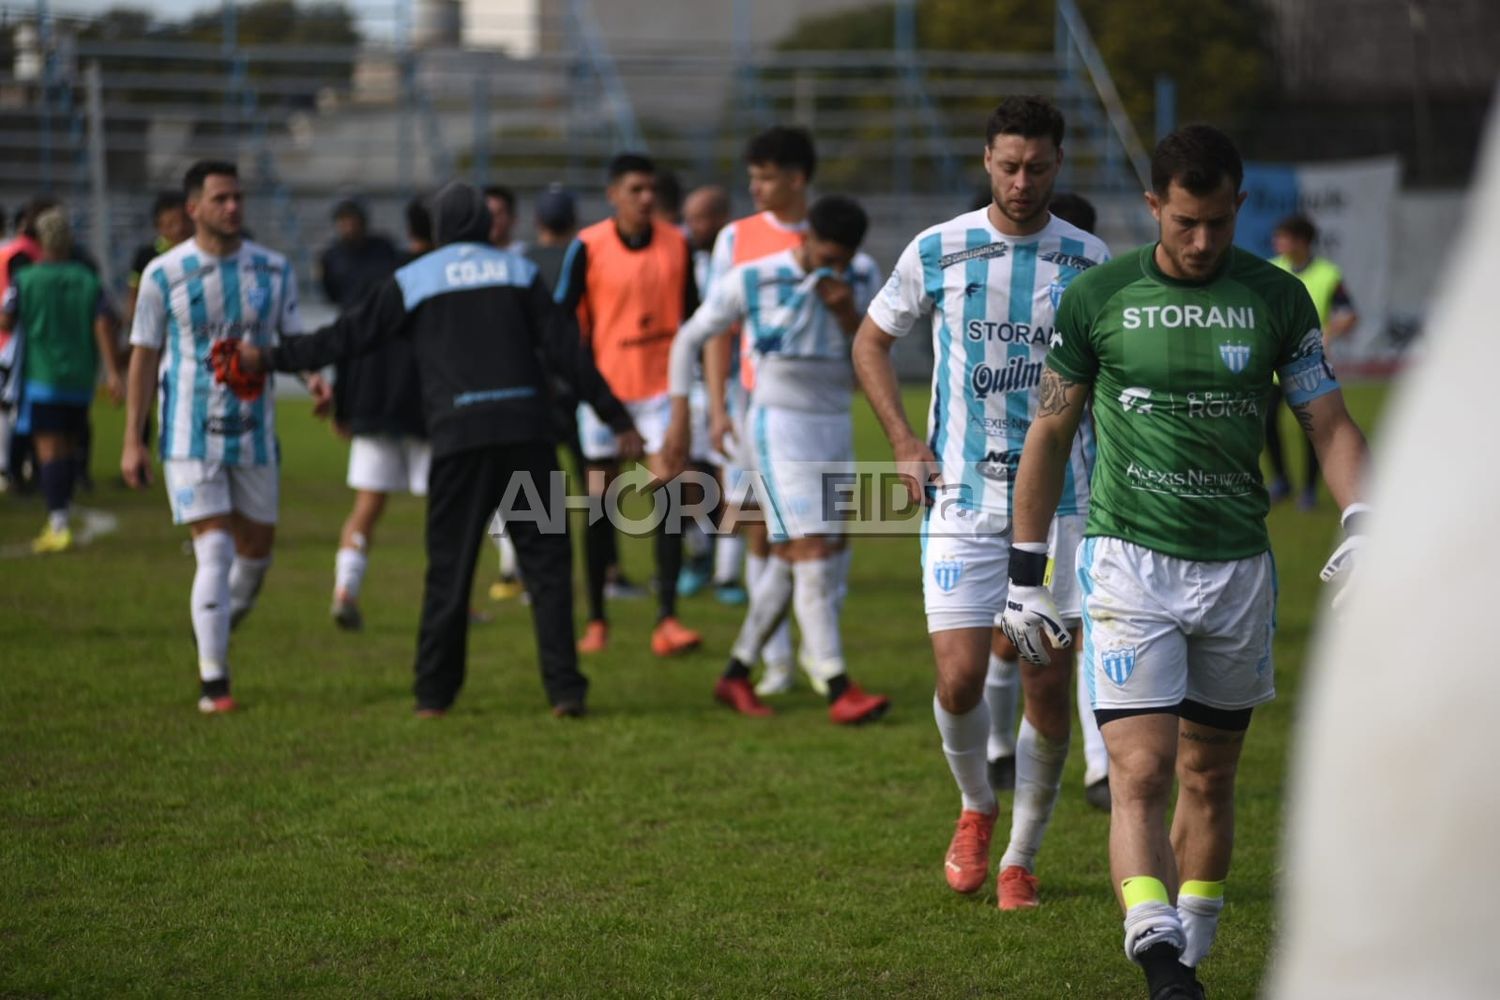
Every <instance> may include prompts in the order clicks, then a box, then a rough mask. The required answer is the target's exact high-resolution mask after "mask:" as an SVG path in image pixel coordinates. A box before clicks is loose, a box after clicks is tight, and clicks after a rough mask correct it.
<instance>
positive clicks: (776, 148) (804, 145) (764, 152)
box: [745, 125, 818, 181]
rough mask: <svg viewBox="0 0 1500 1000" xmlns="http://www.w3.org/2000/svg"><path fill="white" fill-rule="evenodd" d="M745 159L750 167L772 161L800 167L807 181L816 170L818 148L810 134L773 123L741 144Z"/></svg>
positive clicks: (790, 167)
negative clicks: (815, 147) (814, 146)
mask: <svg viewBox="0 0 1500 1000" xmlns="http://www.w3.org/2000/svg"><path fill="white" fill-rule="evenodd" d="M745 162H746V163H748V164H750V165H751V166H756V165H761V164H766V163H770V164H774V165H775V166H778V167H781V168H783V169H789V170H800V171H802V175H803V176H804V177H806V178H807V179H808V180H809V181H810V180H812V179H813V173H814V172H816V171H817V169H818V151H817V150H816V149H814V148H813V140H812V135H811V133H809V132H808V131H807V129H805V128H798V127H797V126H795V125H773V126H771V127H770V128H768V129H766V130H765V131H764V132H762V133H760V134H759V135H757V136H753V137H752V138H751V139H750V141H749V142H747V143H745Z"/></svg>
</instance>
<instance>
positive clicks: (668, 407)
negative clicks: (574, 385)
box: [578, 393, 672, 462]
mask: <svg viewBox="0 0 1500 1000" xmlns="http://www.w3.org/2000/svg"><path fill="white" fill-rule="evenodd" d="M625 409H627V410H629V411H630V419H631V420H633V421H634V422H635V429H636V430H637V431H639V432H640V435H641V437H642V438H643V439H644V440H645V442H646V454H648V455H655V454H656V453H657V452H659V451H661V446H662V442H663V441H665V440H666V437H667V424H669V423H670V422H671V420H672V397H671V396H668V395H667V394H666V393H662V394H661V395H659V396H652V397H651V398H650V399H642V400H640V401H639V402H635V403H626V404H625ZM578 443H579V445H580V446H581V447H582V448H583V457H584V460H585V461H589V462H607V461H609V460H610V459H613V458H616V457H618V456H619V454H620V450H619V444H618V443H617V442H616V441H615V432H614V431H612V430H610V427H609V425H608V424H606V423H605V422H604V421H602V420H600V419H599V417H598V415H597V414H596V413H594V408H593V407H592V406H589V405H588V404H587V403H580V404H579V405H578Z"/></svg>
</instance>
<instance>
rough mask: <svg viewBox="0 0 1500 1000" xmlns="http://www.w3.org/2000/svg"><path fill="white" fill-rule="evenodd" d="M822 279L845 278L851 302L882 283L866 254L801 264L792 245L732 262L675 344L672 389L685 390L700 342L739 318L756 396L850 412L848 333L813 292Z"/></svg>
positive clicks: (861, 302) (859, 302)
mask: <svg viewBox="0 0 1500 1000" xmlns="http://www.w3.org/2000/svg"><path fill="white" fill-rule="evenodd" d="M824 278H838V279H841V280H844V281H847V282H849V284H850V285H851V286H852V288H853V292H854V305H855V308H856V309H857V310H859V311H863V310H864V309H865V308H867V306H868V304H869V302H870V300H871V299H872V298H873V297H874V295H875V290H876V288H878V287H879V283H880V272H879V270H878V268H877V267H876V264H875V261H874V260H873V259H872V258H871V257H870V256H869V255H868V254H863V253H860V254H855V255H854V259H853V260H852V261H851V262H850V265H849V269H848V270H847V271H846V272H844V273H843V274H837V273H835V272H833V271H831V270H828V269H826V268H818V269H816V270H814V271H812V272H808V271H805V270H803V268H802V265H801V264H800V263H798V261H797V251H796V250H782V251H780V252H779V253H773V254H771V255H770V256H768V257H761V258H760V259H758V260H752V261H748V262H746V263H744V264H739V265H737V266H735V267H733V268H731V269H730V270H729V271H728V272H727V273H726V274H724V275H723V276H722V277H721V278H720V279H719V280H717V281H715V282H714V284H713V290H712V291H711V292H710V293H709V295H708V298H707V299H705V300H704V302H703V304H702V305H701V306H699V307H698V311H697V312H695V313H693V315H692V318H690V319H689V320H688V321H687V322H686V323H684V324H683V326H682V329H681V330H679V331H678V333H677V338H676V339H675V340H674V341H673V343H672V360H671V372H670V384H671V392H672V395H674V396H682V395H686V394H687V391H688V386H689V379H690V376H691V371H692V369H691V366H692V363H693V361H694V360H696V359H697V357H698V355H699V352H700V351H701V350H702V349H703V345H704V343H706V342H707V341H708V340H710V339H711V338H713V337H715V336H717V335H718V334H721V333H724V332H726V331H727V330H730V329H732V328H733V327H734V326H735V324H742V332H741V336H743V337H746V338H748V340H749V343H750V347H751V350H752V351H753V353H754V355H755V367H756V379H755V390H754V399H755V402H757V403H760V404H762V405H765V406H781V407H786V408H788V409H794V410H808V411H812V412H818V413H839V412H843V413H847V412H849V406H850V402H851V400H852V397H853V391H854V368H853V365H852V364H851V362H850V360H849V344H850V337H849V335H848V334H847V333H845V332H844V331H843V330H842V329H841V328H840V327H839V324H838V320H836V319H835V318H834V317H833V315H832V314H831V313H829V311H828V310H827V309H826V308H825V307H824V306H823V300H822V299H821V298H820V297H819V296H818V293H817V284H818V282H819V281H821V280H823V279H824Z"/></svg>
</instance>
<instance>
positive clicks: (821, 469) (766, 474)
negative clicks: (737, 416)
mask: <svg viewBox="0 0 1500 1000" xmlns="http://www.w3.org/2000/svg"><path fill="white" fill-rule="evenodd" d="M745 432H746V434H747V436H748V437H749V439H750V440H749V444H750V450H751V454H752V455H753V456H754V459H755V472H756V473H757V480H758V481H757V483H756V492H757V499H758V500H759V501H760V508H761V510H763V511H765V517H766V531H767V532H768V533H769V535H770V538H771V541H773V542H785V541H788V540H790V539H793V538H807V537H809V536H812V535H840V534H843V532H844V519H843V518H841V517H839V516H837V514H836V513H835V511H834V503H833V501H834V500H835V499H836V497H837V494H836V493H835V491H834V489H833V484H834V483H835V482H836V481H837V479H836V478H833V477H839V476H847V475H849V474H851V473H853V471H854V421H853V419H852V418H851V417H850V415H849V414H847V413H809V412H806V411H803V410H789V409H785V408H783V407H779V406H757V405H755V404H753V403H752V404H751V406H750V412H749V414H748V416H747V419H746V431H745Z"/></svg>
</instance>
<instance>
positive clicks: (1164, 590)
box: [1078, 538, 1276, 711]
mask: <svg viewBox="0 0 1500 1000" xmlns="http://www.w3.org/2000/svg"><path fill="white" fill-rule="evenodd" d="M1078 581H1079V584H1080V585H1081V586H1082V588H1083V597H1084V606H1083V652H1082V655H1081V657H1080V660H1079V669H1080V670H1082V671H1083V672H1084V676H1085V677H1086V678H1087V679H1088V683H1089V694H1090V697H1091V698H1092V699H1093V703H1094V708H1095V709H1106V710H1107V709H1141V708H1170V707H1172V706H1175V705H1177V704H1179V703H1181V702H1182V701H1183V700H1184V699H1192V700H1193V701H1196V702H1199V703H1201V704H1203V705H1207V706H1209V707H1210V708H1217V709H1222V710H1224V711H1235V710H1238V709H1246V708H1251V707H1253V706H1255V705H1259V704H1261V703H1263V702H1267V701H1270V700H1271V699H1272V698H1274V697H1275V696H1276V676H1275V670H1274V669H1273V667H1272V663H1271V638H1272V635H1273V634H1274V633H1275V630H1276V566H1275V563H1274V562H1273V561H1272V559H1271V554H1270V553H1269V552H1266V553H1262V554H1261V555H1258V556H1251V557H1249V558H1247V559H1236V560H1232V561H1227V562H1200V561H1197V560H1192V559H1178V558H1176V557H1174V556H1168V555H1163V554H1162V553H1160V552H1155V551H1152V550H1151V549H1147V548H1144V547H1142V546H1139V545H1135V544H1132V543H1131V542H1126V541H1123V540H1121V539H1118V538H1086V539H1084V542H1083V545H1082V547H1081V548H1080V549H1079V555H1078Z"/></svg>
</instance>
